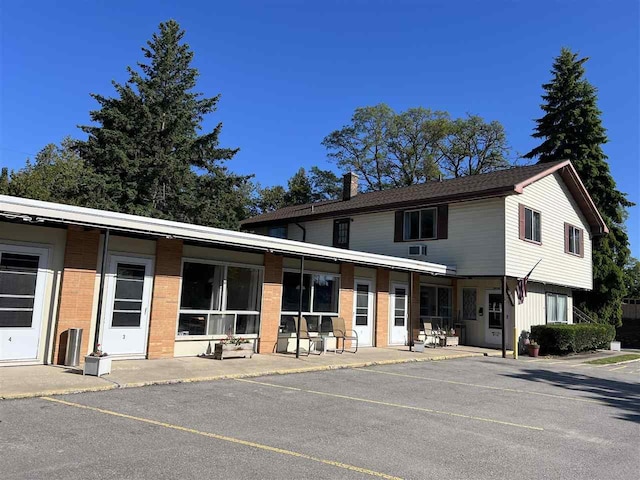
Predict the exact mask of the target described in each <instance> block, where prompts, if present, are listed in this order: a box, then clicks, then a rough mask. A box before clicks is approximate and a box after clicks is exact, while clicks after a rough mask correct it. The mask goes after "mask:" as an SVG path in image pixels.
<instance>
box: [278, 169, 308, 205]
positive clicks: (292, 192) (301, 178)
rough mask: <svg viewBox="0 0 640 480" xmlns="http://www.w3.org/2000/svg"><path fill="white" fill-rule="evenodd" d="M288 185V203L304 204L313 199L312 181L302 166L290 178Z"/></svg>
mask: <svg viewBox="0 0 640 480" xmlns="http://www.w3.org/2000/svg"><path fill="white" fill-rule="evenodd" d="M288 185H289V190H288V191H287V193H286V194H285V196H284V201H285V204H286V205H304V204H306V203H310V202H311V201H312V200H313V198H312V192H311V182H310V181H309V177H307V172H305V170H304V168H300V169H299V170H298V171H297V172H296V173H295V174H294V175H293V177H291V178H290V179H289V183H288Z"/></svg>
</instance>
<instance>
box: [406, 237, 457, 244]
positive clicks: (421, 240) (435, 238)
mask: <svg viewBox="0 0 640 480" xmlns="http://www.w3.org/2000/svg"><path fill="white" fill-rule="evenodd" d="M433 240H446V239H444V238H438V237H431V238H409V239H403V240H400V242H397V243H409V242H432V241H433Z"/></svg>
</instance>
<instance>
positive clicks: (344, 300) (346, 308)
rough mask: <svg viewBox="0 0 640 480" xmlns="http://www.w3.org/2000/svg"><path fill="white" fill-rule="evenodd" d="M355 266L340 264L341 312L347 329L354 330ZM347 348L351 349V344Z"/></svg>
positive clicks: (346, 343)
mask: <svg viewBox="0 0 640 480" xmlns="http://www.w3.org/2000/svg"><path fill="white" fill-rule="evenodd" d="M354 274H355V266H354V265H353V263H342V264H340V306H339V308H340V311H339V312H338V314H339V315H340V316H341V317H342V318H344V324H345V327H346V328H347V329H348V330H352V329H353V288H354ZM345 348H351V342H350V341H349V342H345Z"/></svg>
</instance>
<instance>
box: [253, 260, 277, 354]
mask: <svg viewBox="0 0 640 480" xmlns="http://www.w3.org/2000/svg"><path fill="white" fill-rule="evenodd" d="M281 305H282V257H281V256H279V255H274V254H272V253H265V254H264V285H263V290H262V315H261V317H260V338H259V339H258V353H273V352H275V349H276V344H277V343H278V329H279V327H280V306H281Z"/></svg>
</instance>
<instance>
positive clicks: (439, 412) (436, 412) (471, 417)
mask: <svg viewBox="0 0 640 480" xmlns="http://www.w3.org/2000/svg"><path fill="white" fill-rule="evenodd" d="M235 380H236V381H238V382H246V383H255V384H257V385H264V386H267V387H276V388H283V389H286V390H295V391H298V392H303V393H312V394H314V395H322V396H325V397H334V398H341V399H344V400H352V401H356V402H364V403H373V404H375V405H384V406H387V407H395V408H403V409H406V410H415V411H418V412H424V413H430V414H433V415H447V416H450V417H458V418H466V419H468V420H478V421H480V422H488V423H497V424H499V425H506V426H509V427H517V428H526V429H528V430H538V431H543V430H544V428H542V427H533V426H531V425H523V424H520V423H513V422H505V421H502V420H495V419H493V418H484V417H476V416H474V415H465V414H463V413H455V412H445V411H442V410H433V409H431V408H423V407H412V406H411V405H402V404H399V403H391V402H382V401H379V400H370V399H368V398H360V397H352V396H349V395H341V394H338V393H329V392H319V391H317V390H306V389H304V388H296V387H288V386H286V385H278V384H276V383H267V382H258V381H256V380H248V379H246V378H236V379H235Z"/></svg>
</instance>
